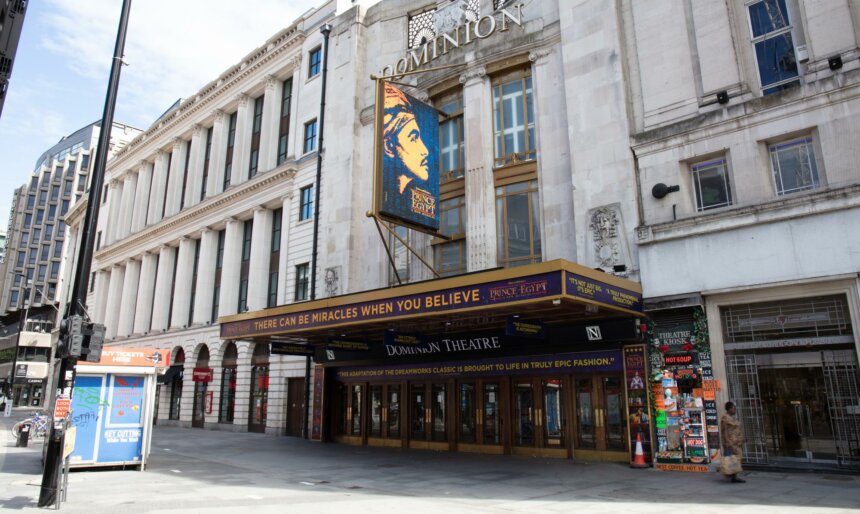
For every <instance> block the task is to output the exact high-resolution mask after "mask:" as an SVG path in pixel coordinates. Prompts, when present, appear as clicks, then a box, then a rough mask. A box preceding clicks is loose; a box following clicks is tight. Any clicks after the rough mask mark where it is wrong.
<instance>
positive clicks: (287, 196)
mask: <svg viewBox="0 0 860 514" xmlns="http://www.w3.org/2000/svg"><path fill="white" fill-rule="evenodd" d="M295 196H296V193H295V191H290V192H288V193H287V194H285V195H284V196H282V197H281V202H289V201H290V200H292V199H293V198H294V197H295Z"/></svg>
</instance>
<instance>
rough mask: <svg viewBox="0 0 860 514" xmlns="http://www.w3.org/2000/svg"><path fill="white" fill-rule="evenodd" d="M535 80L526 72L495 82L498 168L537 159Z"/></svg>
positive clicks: (494, 133)
mask: <svg viewBox="0 0 860 514" xmlns="http://www.w3.org/2000/svg"><path fill="white" fill-rule="evenodd" d="M533 101H534V100H533V95H532V77H531V75H530V74H529V72H528V71H527V70H523V71H521V72H518V73H515V74H513V75H507V76H505V77H503V78H499V79H495V80H494V81H493V140H494V147H495V165H496V167H500V166H506V165H508V164H516V163H519V162H524V161H531V160H534V159H535V158H536V157H537V150H536V147H535V121H534V106H533Z"/></svg>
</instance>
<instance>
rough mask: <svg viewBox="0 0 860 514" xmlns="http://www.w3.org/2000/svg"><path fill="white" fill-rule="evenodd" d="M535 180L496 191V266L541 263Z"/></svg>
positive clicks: (503, 187)
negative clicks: (497, 263)
mask: <svg viewBox="0 0 860 514" xmlns="http://www.w3.org/2000/svg"><path fill="white" fill-rule="evenodd" d="M539 209H540V207H539V203H538V183H537V180H532V181H529V182H520V183H516V184H510V185H507V186H502V187H498V188H496V228H497V235H498V249H497V252H498V262H499V265H501V266H521V265H524V264H531V263H534V262H539V261H540V259H541V236H540V210H539Z"/></svg>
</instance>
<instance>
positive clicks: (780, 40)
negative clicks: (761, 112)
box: [747, 0, 799, 95]
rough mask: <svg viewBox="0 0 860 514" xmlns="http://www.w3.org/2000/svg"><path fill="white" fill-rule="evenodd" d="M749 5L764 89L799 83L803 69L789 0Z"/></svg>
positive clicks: (772, 90) (752, 31)
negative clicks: (795, 43)
mask: <svg viewBox="0 0 860 514" xmlns="http://www.w3.org/2000/svg"><path fill="white" fill-rule="evenodd" d="M747 9H748V11H749V19H750V20H749V21H750V34H751V37H752V44H753V47H754V48H755V58H756V64H757V65H758V73H759V79H760V81H761V88H762V93H763V94H765V95H767V94H770V93H775V92H777V91H782V90H783V89H788V88H790V87H794V86H797V85H798V83H799V72H798V69H797V58H796V56H795V54H794V41H793V39H792V28H793V27H792V24H791V19H790V18H789V13H788V9H787V6H786V2H785V0H760V1H758V2H754V3H751V4H749V5H748V6H747Z"/></svg>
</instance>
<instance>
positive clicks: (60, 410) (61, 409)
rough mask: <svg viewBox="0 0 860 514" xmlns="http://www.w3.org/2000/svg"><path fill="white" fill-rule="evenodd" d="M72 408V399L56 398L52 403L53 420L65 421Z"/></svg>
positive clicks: (65, 397)
mask: <svg viewBox="0 0 860 514" xmlns="http://www.w3.org/2000/svg"><path fill="white" fill-rule="evenodd" d="M71 408H72V399H71V398H69V397H68V396H65V395H63V396H58V397H57V401H56V402H55V403H54V419H65V418H66V416H68V415H69V410H70V409H71Z"/></svg>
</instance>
